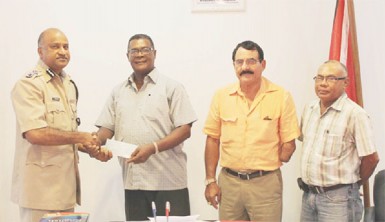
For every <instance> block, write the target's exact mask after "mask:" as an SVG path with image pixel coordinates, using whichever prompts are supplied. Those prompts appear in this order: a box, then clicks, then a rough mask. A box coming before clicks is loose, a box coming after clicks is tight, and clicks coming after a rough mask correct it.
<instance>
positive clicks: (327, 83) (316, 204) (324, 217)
mask: <svg viewBox="0 0 385 222" xmlns="http://www.w3.org/2000/svg"><path fill="white" fill-rule="evenodd" d="M314 80H315V92H316V94H317V96H318V97H319V99H317V100H316V101H313V102H311V103H310V104H308V105H307V106H306V107H305V109H304V112H303V114H302V118H301V136H300V138H299V139H300V140H301V141H302V142H303V150H302V160H301V176H302V179H300V180H299V184H300V187H301V189H303V190H304V193H303V197H302V213H301V221H360V220H361V217H362V210H363V206H362V201H361V199H360V194H359V188H360V185H361V184H362V182H364V181H366V180H367V179H368V178H369V177H370V176H371V175H372V173H373V171H374V169H375V168H376V165H377V163H378V161H379V157H378V155H377V152H376V148H375V145H374V139H373V131H372V127H371V124H370V119H369V116H368V114H367V113H366V112H365V111H364V110H363V109H362V108H361V107H360V106H359V105H357V104H356V103H355V102H353V101H352V100H350V99H349V98H348V97H347V95H346V93H345V88H346V86H347V85H348V84H349V79H348V76H347V70H346V67H345V66H344V65H343V64H342V63H340V62H338V61H334V60H330V61H326V62H325V63H323V64H322V65H321V66H320V68H319V69H318V74H317V75H316V76H315V77H314Z"/></svg>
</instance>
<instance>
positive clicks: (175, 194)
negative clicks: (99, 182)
mask: <svg viewBox="0 0 385 222" xmlns="http://www.w3.org/2000/svg"><path fill="white" fill-rule="evenodd" d="M152 201H154V202H155V205H156V213H157V216H165V207H166V202H167V201H168V202H170V206H171V207H170V208H171V210H170V216H188V215H190V199H189V193H188V189H187V188H185V189H181V190H164V191H146V190H125V210H126V220H127V221H138V220H148V217H152V216H153V215H152V208H151V202H152Z"/></svg>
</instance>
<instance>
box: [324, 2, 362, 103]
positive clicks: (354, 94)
mask: <svg viewBox="0 0 385 222" xmlns="http://www.w3.org/2000/svg"><path fill="white" fill-rule="evenodd" d="M329 59H331V60H338V61H340V62H341V63H343V64H345V66H346V68H347V69H348V76H349V79H350V84H349V85H348V86H347V88H346V93H347V95H348V97H349V98H350V99H351V100H353V101H355V102H356V103H357V104H359V105H361V106H363V100H362V88H361V77H360V62H359V56H358V46H357V34H356V22H355V16H354V3H353V0H337V1H336V9H335V14H334V22H333V30H332V37H331V43H330V52H329Z"/></svg>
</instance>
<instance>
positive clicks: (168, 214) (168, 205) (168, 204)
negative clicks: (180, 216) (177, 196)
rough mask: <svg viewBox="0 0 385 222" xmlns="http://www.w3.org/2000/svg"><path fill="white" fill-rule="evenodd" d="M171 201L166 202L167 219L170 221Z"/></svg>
mask: <svg viewBox="0 0 385 222" xmlns="http://www.w3.org/2000/svg"><path fill="white" fill-rule="evenodd" d="M170 210H171V209H170V202H168V201H167V202H166V220H167V222H168V216H170Z"/></svg>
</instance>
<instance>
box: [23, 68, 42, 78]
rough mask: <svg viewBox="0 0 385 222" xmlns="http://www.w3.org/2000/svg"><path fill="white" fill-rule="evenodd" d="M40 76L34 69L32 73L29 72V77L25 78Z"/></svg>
mask: <svg viewBox="0 0 385 222" xmlns="http://www.w3.org/2000/svg"><path fill="white" fill-rule="evenodd" d="M38 75H39V71H38V70H36V69H34V70H32V71H31V72H29V73H28V74H27V75H25V78H32V77H36V76H38Z"/></svg>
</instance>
